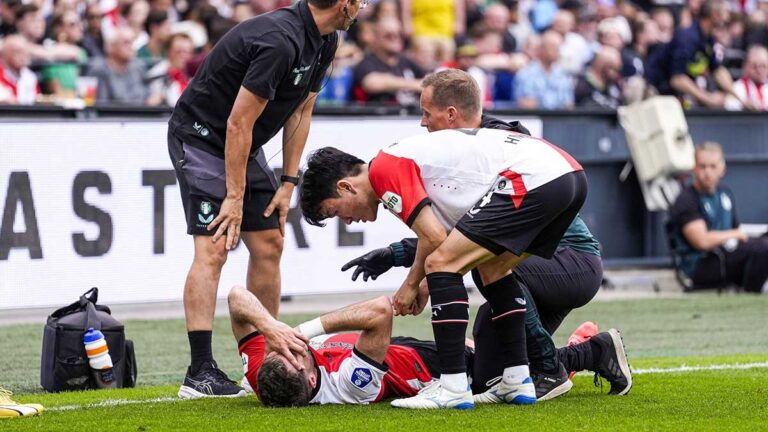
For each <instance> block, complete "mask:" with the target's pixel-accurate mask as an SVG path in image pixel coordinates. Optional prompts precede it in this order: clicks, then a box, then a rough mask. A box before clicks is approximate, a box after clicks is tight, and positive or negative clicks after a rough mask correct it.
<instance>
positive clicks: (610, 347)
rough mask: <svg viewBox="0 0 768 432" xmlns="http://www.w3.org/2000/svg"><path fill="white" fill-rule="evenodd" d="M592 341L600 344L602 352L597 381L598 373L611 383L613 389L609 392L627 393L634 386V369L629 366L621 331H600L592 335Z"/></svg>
mask: <svg viewBox="0 0 768 432" xmlns="http://www.w3.org/2000/svg"><path fill="white" fill-rule="evenodd" d="M590 341H592V342H594V343H596V344H598V345H600V348H601V349H602V354H601V355H600V359H599V360H598V361H597V366H596V368H595V369H596V370H595V372H596V374H595V383H597V381H598V377H597V375H598V374H599V375H600V376H601V377H603V378H605V379H607V380H608V382H609V383H611V391H610V392H608V394H612V395H625V394H627V393H629V390H630V389H631V388H632V370H631V369H630V368H629V361H628V360H627V353H626V351H625V350H624V341H623V340H622V338H621V333H619V331H618V330H616V329H610V330H608V331H607V332H603V333H598V334H597V335H595V336H592V339H590Z"/></svg>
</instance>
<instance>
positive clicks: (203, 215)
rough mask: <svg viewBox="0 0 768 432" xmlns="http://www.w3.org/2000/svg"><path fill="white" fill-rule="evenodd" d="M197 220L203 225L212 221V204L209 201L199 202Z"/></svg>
mask: <svg viewBox="0 0 768 432" xmlns="http://www.w3.org/2000/svg"><path fill="white" fill-rule="evenodd" d="M197 220H199V221H200V223H202V224H205V225H208V224H209V223H211V222H213V205H212V204H211V203H210V202H209V201H202V202H201V203H200V213H198V214H197Z"/></svg>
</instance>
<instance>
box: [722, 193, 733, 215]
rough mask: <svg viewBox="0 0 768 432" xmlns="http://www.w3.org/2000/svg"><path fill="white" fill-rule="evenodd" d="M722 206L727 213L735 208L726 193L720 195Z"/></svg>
mask: <svg viewBox="0 0 768 432" xmlns="http://www.w3.org/2000/svg"><path fill="white" fill-rule="evenodd" d="M720 204H722V205H723V209H725V211H730V210H731V209H732V208H733V203H732V202H731V198H730V197H728V195H727V194H725V193H721V194H720Z"/></svg>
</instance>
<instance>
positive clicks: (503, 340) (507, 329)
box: [480, 274, 528, 368]
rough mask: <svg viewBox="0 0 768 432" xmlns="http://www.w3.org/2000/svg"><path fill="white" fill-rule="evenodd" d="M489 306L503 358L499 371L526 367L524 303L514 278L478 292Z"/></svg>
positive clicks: (521, 292)
mask: <svg viewBox="0 0 768 432" xmlns="http://www.w3.org/2000/svg"><path fill="white" fill-rule="evenodd" d="M480 292H481V293H482V294H483V295H484V296H485V298H486V299H487V300H488V303H489V304H490V305H491V316H492V317H493V318H492V319H493V324H494V326H495V327H496V331H497V332H498V334H499V344H500V346H501V351H502V353H503V356H504V358H503V359H502V365H501V366H502V367H504V368H507V367H510V366H520V365H527V364H528V351H527V349H526V345H525V312H526V302H525V298H524V297H523V290H522V289H521V288H520V285H519V284H518V282H517V280H516V279H515V277H514V275H511V274H510V275H508V276H504V277H503V278H501V279H499V280H497V281H496V282H493V283H490V284H488V285H487V286H486V287H484V288H483V290H482V291H480Z"/></svg>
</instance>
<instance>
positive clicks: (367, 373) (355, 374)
mask: <svg viewBox="0 0 768 432" xmlns="http://www.w3.org/2000/svg"><path fill="white" fill-rule="evenodd" d="M351 380H352V384H354V385H355V387H357V388H361V389H363V388H365V386H367V385H368V384H370V383H371V381H373V374H372V373H371V370H370V369H368V368H356V369H355V370H353V371H352V378H351Z"/></svg>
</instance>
